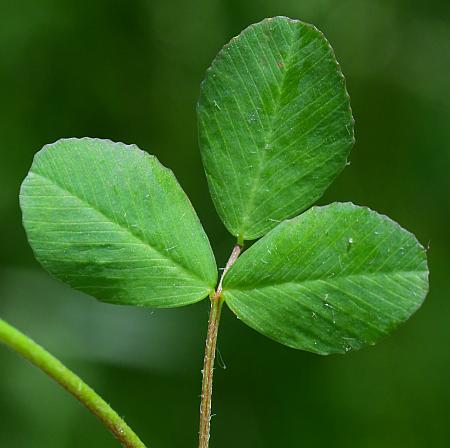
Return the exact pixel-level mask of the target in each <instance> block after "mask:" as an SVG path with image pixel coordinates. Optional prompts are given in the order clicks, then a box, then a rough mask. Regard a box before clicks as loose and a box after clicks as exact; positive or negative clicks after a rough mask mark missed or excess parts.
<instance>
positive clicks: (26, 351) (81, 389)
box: [0, 319, 145, 448]
mask: <svg viewBox="0 0 450 448" xmlns="http://www.w3.org/2000/svg"><path fill="white" fill-rule="evenodd" d="M0 342H2V343H3V344H5V345H6V346H8V347H9V348H11V349H12V350H14V351H15V352H17V353H19V354H20V355H22V356H23V357H24V358H25V359H27V360H28V361H30V362H31V363H32V364H34V365H35V366H36V367H39V368H40V369H41V370H42V371H44V372H45V373H46V374H47V375H48V376H50V377H51V378H53V379H54V380H55V381H56V382H58V383H59V384H60V385H61V386H62V387H64V389H66V390H67V391H68V392H69V393H71V394H72V395H73V396H74V397H75V398H76V399H77V400H78V401H80V402H81V403H82V404H83V405H84V406H86V408H88V409H89V411H91V412H92V414H94V415H95V416H96V417H97V418H98V419H99V420H100V421H101V422H102V423H103V424H104V425H105V426H106V427H107V428H108V429H109V431H111V433H112V434H113V436H114V437H115V438H116V439H117V440H118V441H119V442H120V443H121V444H122V446H123V447H125V448H145V445H144V444H143V443H142V442H141V440H140V439H139V437H138V436H137V435H136V434H135V433H134V432H133V430H132V429H131V428H130V427H129V426H128V425H127V424H126V423H125V422H124V421H123V419H121V418H120V417H119V415H118V414H117V412H115V411H114V410H113V409H112V408H111V407H110V406H109V404H108V403H106V401H105V400H103V398H101V397H100V396H99V395H98V394H97V393H96V392H95V391H94V390H93V389H91V388H90V387H89V386H88V385H87V384H86V383H84V382H83V380H81V379H80V378H79V377H78V376H77V375H75V374H74V373H73V372H72V371H70V370H69V369H68V368H67V367H65V366H64V365H63V364H62V363H61V362H60V361H58V360H57V359H56V358H55V357H54V356H52V355H51V354H50V353H48V352H47V351H46V350H44V349H43V348H42V347H41V346H40V345H38V344H36V343H35V342H34V341H32V340H31V339H30V338H29V337H27V336H25V335H24V334H23V333H21V332H20V331H19V330H17V329H16V328H14V327H12V326H11V325H9V324H8V323H6V322H5V321H4V320H2V319H0Z"/></svg>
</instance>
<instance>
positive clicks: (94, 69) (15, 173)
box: [0, 0, 450, 448]
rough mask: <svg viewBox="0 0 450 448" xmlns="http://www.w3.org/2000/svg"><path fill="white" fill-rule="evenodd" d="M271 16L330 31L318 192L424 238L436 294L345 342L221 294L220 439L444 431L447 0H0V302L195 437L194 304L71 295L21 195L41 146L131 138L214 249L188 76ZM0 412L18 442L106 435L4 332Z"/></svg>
mask: <svg viewBox="0 0 450 448" xmlns="http://www.w3.org/2000/svg"><path fill="white" fill-rule="evenodd" d="M280 14H281V15H287V16H290V17H293V18H298V19H302V20H304V21H306V22H311V23H314V24H315V25H316V26H317V27H318V28H319V29H321V30H322V31H323V32H324V33H325V34H326V36H327V38H328V39H329V41H330V42H331V44H332V45H333V48H334V50H335V52H336V55H337V58H338V60H339V61H340V63H341V66H342V70H343V72H344V73H345V75H346V80H347V87H348V90H349V93H350V96H351V98H352V108H353V113H354V116H355V119H356V146H355V148H354V150H353V152H352V155H351V162H352V164H351V166H349V167H347V168H346V170H345V171H344V172H343V174H342V175H341V176H340V177H339V178H338V180H337V181H336V182H335V183H334V184H333V188H332V189H331V190H330V191H329V193H327V194H326V195H325V197H323V198H322V199H321V201H320V202H321V203H322V204H326V203H329V202H331V201H334V200H339V201H346V200H352V201H354V202H355V203H363V204H367V205H368V206H370V207H371V208H374V209H376V210H378V211H380V212H381V213H384V214H387V215H389V216H391V217H392V218H393V219H395V220H396V221H398V222H401V223H402V225H403V226H404V227H406V228H407V229H408V230H411V231H413V232H414V233H415V234H416V235H417V236H418V238H419V240H421V241H422V242H423V243H425V244H427V243H428V241H430V242H431V243H430V251H429V253H428V258H429V264H430V271H431V278H430V284H431V291H430V295H429V297H428V299H427V301H426V303H425V304H424V306H423V307H422V308H421V310H420V311H419V312H418V313H417V314H416V315H415V316H414V317H413V318H412V319H411V320H410V321H409V323H408V324H407V325H405V326H404V327H402V328H401V329H399V330H398V331H396V332H395V333H394V335H393V336H392V337H390V338H388V339H386V340H385V341H382V342H381V343H379V344H378V345H377V346H376V347H374V348H371V349H366V350H363V351H361V352H358V353H353V354H350V355H348V356H345V357H340V356H331V357H328V358H321V357H318V356H314V355H311V354H308V353H301V352H297V351H294V350H290V349H288V348H283V347H281V346H280V345H279V344H276V343H274V342H271V341H270V340H268V339H267V338H264V337H262V336H260V335H259V334H257V333H256V332H254V331H252V330H251V329H249V328H247V327H246V326H244V325H241V324H240V323H239V322H237V320H236V319H235V318H234V317H233V316H232V314H231V313H230V312H228V311H226V310H224V314H223V322H222V325H221V334H220V335H219V349H220V353H221V355H222V356H221V357H222V358H223V361H224V362H225V363H226V365H227V369H226V370H221V369H219V368H218V369H217V370H216V378H215V397H214V409H213V412H214V413H215V414H217V416H216V417H214V419H213V422H212V426H213V442H214V446H215V447H217V448H221V447H227V446H229V445H230V444H231V443H234V444H235V443H236V434H239V444H240V446H254V447H262V448H266V447H267V448H269V447H274V446H296V445H298V444H299V437H301V440H302V443H303V444H304V445H305V446H306V445H312V444H314V446H317V447H322V446H323V447H325V446H330V445H331V444H333V446H335V447H347V446H358V447H362V448H375V447H380V446H382V447H383V448H403V447H404V448H419V447H424V446H433V447H434V446H436V447H441V446H442V447H444V446H448V445H449V444H450V428H449V426H448V403H449V402H450V386H449V384H448V378H449V377H450V363H449V355H448V347H449V346H450V330H449V326H448V316H449V314H450V301H449V297H450V294H449V286H448V272H449V266H450V233H449V232H448V222H449V220H450V194H449V193H450V176H449V174H448V173H449V170H450V126H449V125H448V123H449V122H450V102H449V101H448V98H447V97H448V94H446V93H448V92H449V90H450V78H449V76H448V73H450V3H449V2H448V1H444V0H440V1H438V0H434V1H429V2H419V1H418V0H413V1H405V0H393V1H386V0H384V1H383V0H378V1H373V0H343V1H341V2H332V1H330V0H305V1H302V2H298V1H294V0H277V1H275V0H259V1H248V2H242V1H236V0H229V1H218V0H212V1H210V0H208V1H207V0H194V1H193V2H181V1H179V0H176V1H170V2H168V1H161V0H155V1H149V0H147V1H127V2H126V1H118V2H107V1H106V0H99V1H95V2H92V1H91V2H88V1H85V0H83V1H79V2H69V1H66V0H63V1H62V0H42V1H40V2H32V1H30V0H23V1H18V2H12V1H7V0H0V99H1V101H0V118H1V119H0V136H1V148H0V186H1V188H0V216H1V218H2V219H1V226H2V227H1V232H0V245H1V248H2V250H1V252H0V313H1V315H2V317H4V318H5V319H7V320H9V321H11V323H13V324H16V325H18V326H19V327H20V329H21V330H23V331H25V332H27V333H28V334H30V335H31V336H33V337H35V338H36V339H37V340H38V341H40V342H42V343H43V344H44V345H45V346H46V347H47V348H48V349H49V350H50V351H52V352H54V353H55V354H56V355H59V356H60V357H61V358H62V359H63V360H64V361H66V362H67V364H68V365H69V366H70V367H72V368H74V369H75V370H76V371H77V372H79V373H80V374H81V375H82V376H83V377H85V378H86V380H87V381H88V382H89V383H92V384H93V385H94V386H96V388H97V389H98V391H99V392H101V393H102V394H103V395H104V396H105V398H106V399H107V400H108V401H109V402H110V403H111V404H112V405H114V406H115V407H117V408H118V411H119V412H120V414H121V415H124V416H125V417H127V420H128V421H129V422H130V424H131V425H132V426H133V427H135V429H136V430H137V431H138V432H139V433H140V434H142V437H143V438H144V439H145V440H146V441H148V442H149V443H150V446H154V447H156V448H158V447H159V448H173V447H181V446H183V447H185V446H195V443H196V438H197V410H198V402H199V397H198V395H199V392H200V380H201V374H200V369H201V363H202V350H203V346H204V335H205V332H206V320H207V303H206V302H202V303H199V304H196V305H192V306H189V307H186V308H183V309H178V310H168V311H165V310H157V311H155V312H154V313H152V312H151V311H149V310H144V309H136V310H134V309H130V308H121V307H115V306H112V305H106V304H101V303H96V302H94V301H93V300H92V299H90V298H87V297H86V296H80V295H78V294H76V293H74V292H73V291H71V290H69V289H67V288H66V287H65V286H63V285H61V284H60V283H58V282H57V281H55V280H52V279H51V278H50V277H49V276H48V275H47V274H46V273H44V272H43V271H42V270H41V268H40V267H39V266H38V264H37V263H36V262H35V261H34V259H33V256H32V253H31V250H30V248H29V247H28V244H27V242H26V239H25V235H24V232H23V230H22V227H21V223H20V213H19V207H18V201H17V195H18V190H19V186H20V183H21V181H22V179H23V178H24V177H25V174H26V172H27V171H28V169H29V166H30V164H31V159H32V156H33V154H34V153H35V152H36V151H37V150H38V149H39V148H41V147H42V146H43V145H44V144H45V143H48V142H51V141H55V140H57V139H59V138H60V137H70V136H75V137H81V136H86V135H88V136H93V137H108V138H111V139H113V140H115V141H124V142H125V143H137V144H138V145H139V146H141V147H143V148H146V149H148V150H149V151H150V152H152V153H153V154H155V155H156V156H157V157H158V158H159V160H160V161H161V162H162V163H163V164H164V165H166V166H170V167H171V168H172V169H173V170H174V172H175V174H176V176H177V178H178V180H179V181H180V183H181V185H182V187H183V188H184V189H185V191H186V192H187V193H188V195H189V197H190V198H191V199H192V202H193V204H194V206H195V209H196V210H197V212H198V214H199V215H200V218H201V220H202V223H203V225H204V227H205V229H206V231H207V233H208V235H209V236H210V239H211V241H212V244H213V246H214V247H216V248H218V250H217V254H216V255H217V258H218V260H219V264H222V265H223V263H224V261H225V259H226V257H227V255H228V252H229V251H230V249H231V245H232V243H233V238H232V237H230V236H229V235H228V234H227V232H226V230H225V229H224V227H223V226H222V224H221V223H220V221H219V218H218V217H217V215H216V212H215V210H214V207H213V205H212V203H211V200H210V198H209V194H208V192H207V186H206V181H205V178H204V174H203V169H202V166H201V161H200V154H199V150H198V145H197V129H196V116H195V104H196V101H197V98H198V94H199V84H200V81H201V80H202V79H203V76H204V71H205V69H206V68H207V67H208V65H209V64H210V62H211V60H212V58H213V57H214V55H215V54H216V53H217V51H218V50H219V49H220V47H221V46H222V45H223V43H224V42H227V41H228V40H229V39H230V38H231V37H232V36H234V35H236V34H238V33H239V32H240V30H241V29H243V28H244V27H246V26H247V25H248V24H250V23H253V22H257V21H259V20H261V19H262V18H264V17H269V16H274V15H280ZM180 17H181V18H182V19H183V20H178V19H179V18H180ZM49 310H51V311H49ZM43 402H45V404H46V406H45V407H44V408H42V403H43ZM174 428H176V431H174ZM230 428H233V431H230ZM0 429H1V430H0V446H7V447H14V448H22V447H29V446H30V444H32V446H33V448H44V447H45V448H49V447H58V448H59V447H64V448H66V447H67V448H72V447H74V448H75V447H79V446H96V445H98V446H114V443H115V442H114V441H113V440H112V439H111V438H110V436H109V434H108V433H106V432H105V431H104V429H103V428H102V427H101V426H100V425H98V423H97V421H96V420H95V419H94V418H93V417H92V416H90V415H89V414H88V413H87V412H86V411H85V410H84V409H83V408H81V406H80V405H78V404H77V403H76V402H75V401H74V400H73V399H72V398H71V397H69V396H67V394H65V393H64V392H63V391H62V390H60V389H59V388H58V387H57V386H55V385H54V384H52V383H51V382H50V381H49V380H48V379H47V378H46V377H45V376H44V375H42V374H41V373H40V372H38V371H36V370H35V369H34V368H31V367H29V366H28V365H27V364H25V363H24V362H23V361H22V360H20V359H19V358H18V357H17V356H16V355H14V354H11V353H9V352H7V351H5V350H4V349H2V350H0Z"/></svg>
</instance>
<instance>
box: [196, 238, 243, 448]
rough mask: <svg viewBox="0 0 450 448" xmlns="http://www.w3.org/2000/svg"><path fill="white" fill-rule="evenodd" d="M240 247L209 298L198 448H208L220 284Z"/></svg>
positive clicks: (233, 253) (240, 248)
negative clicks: (209, 307)
mask: <svg viewBox="0 0 450 448" xmlns="http://www.w3.org/2000/svg"><path fill="white" fill-rule="evenodd" d="M241 250H242V247H241V246H240V245H239V244H236V245H235V246H234V248H233V251H232V252H231V255H230V258H229V259H228V261H227V264H226V266H225V269H224V270H223V272H222V276H221V277H220V281H219V285H218V286H217V290H216V292H215V293H214V295H213V296H211V309H210V314H209V321H208V333H207V335H206V346H205V358H204V362H203V370H202V373H203V382H202V395H201V403H200V431H199V448H208V446H209V434H210V422H211V399H212V386H213V374H214V359H215V357H216V345H217V333H218V331H219V322H220V312H221V309H222V303H223V298H222V282H223V278H224V276H225V274H226V273H227V271H228V269H230V267H231V266H232V265H233V263H234V262H235V261H236V259H237V258H238V257H239V254H240V253H241Z"/></svg>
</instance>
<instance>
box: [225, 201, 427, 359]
mask: <svg viewBox="0 0 450 448" xmlns="http://www.w3.org/2000/svg"><path fill="white" fill-rule="evenodd" d="M427 290H428V269H427V262H426V253H425V250H424V249H423V247H422V246H421V245H420V244H419V243H418V241H417V240H416V238H415V237H414V235H412V234H411V233H409V232H407V231H406V230H404V229H402V228H401V227H400V226H399V225H398V224H396V223H395V222H394V221H392V220H390V219H389V218H387V217H385V216H382V215H379V214H377V213H375V212H373V211H371V210H369V209H368V208H365V207H357V206H355V205H353V204H349V203H346V204H340V203H336V204H331V205H329V206H326V207H313V208H312V209H310V210H308V211H307V212H305V213H304V214H303V215H301V216H299V217H297V218H294V219H291V220H288V221H285V222H283V223H282V224H280V225H278V226H277V227H276V228H275V229H274V230H272V231H271V232H270V233H269V234H267V235H266V236H265V237H264V238H262V239H261V240H259V241H258V242H256V243H255V244H254V245H253V246H252V247H251V248H250V249H248V250H247V251H246V252H244V254H243V255H242V256H241V257H240V258H239V259H238V260H237V262H236V263H235V264H234V265H233V266H232V267H231V269H230V270H229V272H228V273H227V274H226V276H225V279H224V282H223V297H224V298H225V300H226V302H227V304H228V305H229V307H230V308H231V309H232V310H233V311H234V313H235V314H236V315H237V316H238V317H239V318H240V319H242V320H243V321H244V322H245V323H247V324H248V325H249V326H251V327H252V328H254V329H256V330H257V331H259V332H261V333H262V334H264V335H266V336H268V337H270V338H273V339H275V340H276V341H278V342H281V343H283V344H286V345H288V346H290V347H294V348H298V349H303V350H308V351H311V352H314V353H319V354H330V353H344V352H347V351H350V350H353V349H359V348H361V347H363V346H365V345H367V344H374V343H375V342H376V341H377V340H378V339H379V338H381V337H383V336H384V335H387V334H388V333H390V332H391V331H392V330H393V329H394V328H395V327H397V325H399V324H400V323H402V322H404V321H405V320H407V319H408V318H409V317H410V316H411V315H412V314H413V313H414V312H415V311H416V310H417V308H418V307H419V306H420V305H421V303H422V301H423V300H424V298H425V296H426V293H427Z"/></svg>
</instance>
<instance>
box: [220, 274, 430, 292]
mask: <svg viewBox="0 0 450 448" xmlns="http://www.w3.org/2000/svg"><path fill="white" fill-rule="evenodd" d="M426 273H427V271H420V270H412V271H385V272H383V271H378V272H371V273H361V272H359V273H355V274H347V275H335V276H333V277H315V278H308V279H304V280H301V279H299V280H291V281H278V282H271V283H265V284H261V285H260V286H250V285H244V286H235V287H229V286H227V284H226V282H224V286H223V291H224V292H226V291H239V290H242V291H250V290H252V289H264V288H271V287H276V286H284V285H295V286H301V285H303V284H306V283H314V282H326V283H329V282H330V281H333V280H337V279H346V278H355V277H377V276H381V275H393V274H426Z"/></svg>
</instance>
